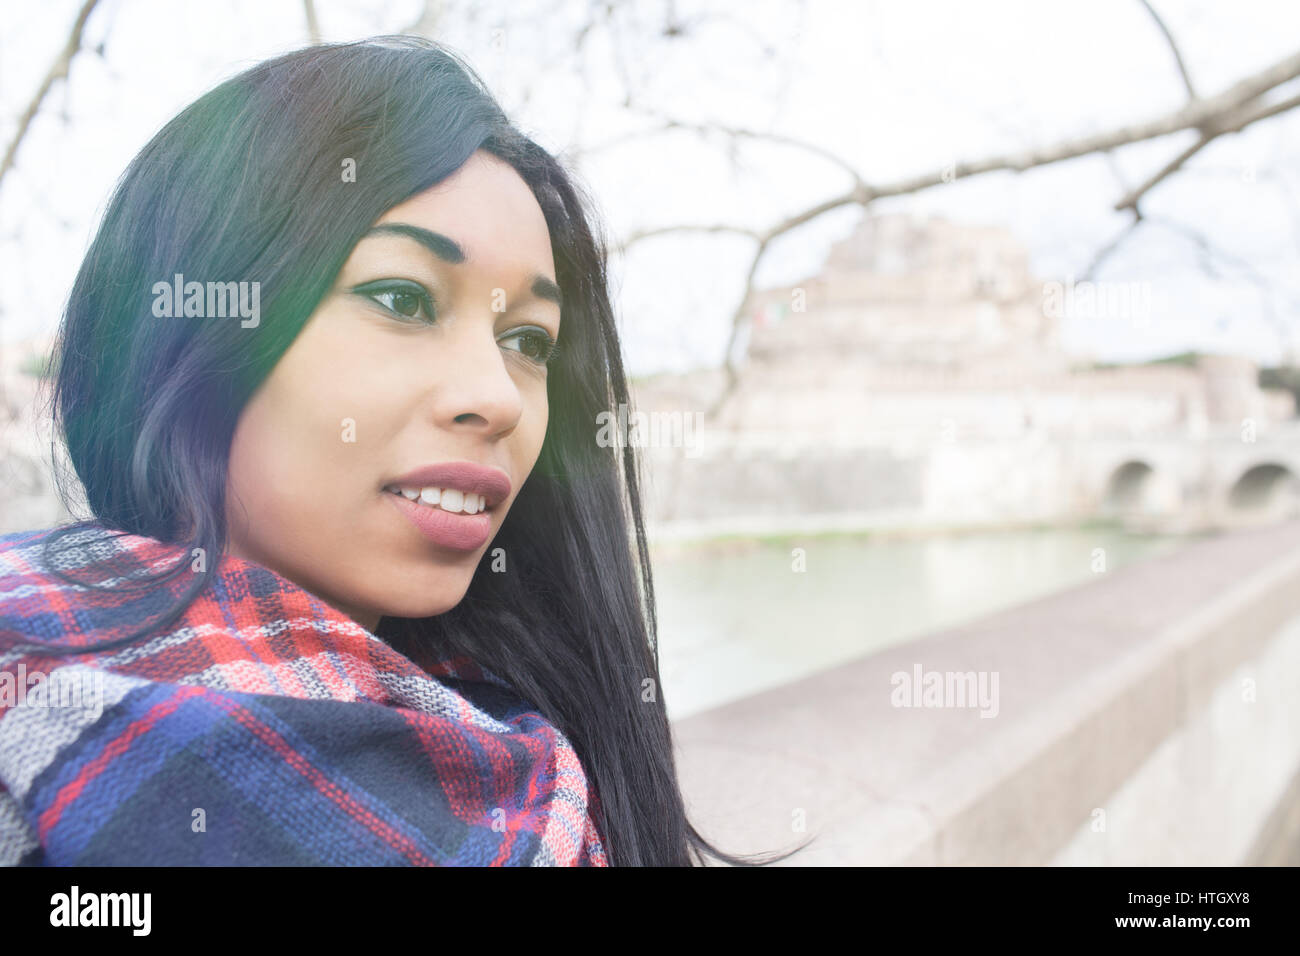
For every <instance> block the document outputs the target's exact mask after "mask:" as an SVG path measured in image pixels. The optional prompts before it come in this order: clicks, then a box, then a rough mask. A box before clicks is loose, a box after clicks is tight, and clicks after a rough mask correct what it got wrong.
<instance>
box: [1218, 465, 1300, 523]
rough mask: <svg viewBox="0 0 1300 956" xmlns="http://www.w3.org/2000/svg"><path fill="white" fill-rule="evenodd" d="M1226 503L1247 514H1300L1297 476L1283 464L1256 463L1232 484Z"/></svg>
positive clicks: (1298, 480)
mask: <svg viewBox="0 0 1300 956" xmlns="http://www.w3.org/2000/svg"><path fill="white" fill-rule="evenodd" d="M1228 505H1229V507H1231V508H1232V509H1233V510H1234V511H1238V512H1245V513H1249V514H1270V515H1300V478H1298V477H1297V476H1296V473H1295V472H1294V471H1292V470H1291V469H1290V468H1289V467H1287V466H1286V465H1283V464H1279V463H1278V462H1273V461H1267V462H1258V463H1256V464H1254V465H1251V466H1250V467H1249V468H1247V469H1246V470H1245V471H1243V472H1242V473H1241V475H1240V476H1239V477H1238V478H1237V480H1236V481H1234V482H1233V483H1232V487H1231V488H1229V489H1228Z"/></svg>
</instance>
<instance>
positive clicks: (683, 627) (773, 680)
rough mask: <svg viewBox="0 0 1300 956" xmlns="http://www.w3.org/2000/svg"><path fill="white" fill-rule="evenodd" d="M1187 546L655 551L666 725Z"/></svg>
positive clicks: (1038, 541) (1110, 542) (1004, 538)
mask: <svg viewBox="0 0 1300 956" xmlns="http://www.w3.org/2000/svg"><path fill="white" fill-rule="evenodd" d="M1191 540H1193V539H1192V538H1190V537H1180V536H1152V535H1137V534H1131V533H1125V532H1124V531H1122V530H1119V529H1109V528H1100V529H1098V528H1087V529H1050V530H1027V531H1000V532H981V533H970V534H960V535H951V536H938V537H925V538H893V539H882V538H878V537H836V536H829V537H810V538H808V539H806V540H794V539H792V540H787V541H741V542H714V543H708V544H703V543H702V544H697V545H690V546H683V545H677V544H673V545H671V546H667V545H665V546H661V547H655V548H653V550H652V555H653V563H654V569H655V591H656V598H657V601H658V606H659V654H660V668H661V673H662V678H663V683H664V694H665V699H666V703H667V708H668V714H669V716H670V717H671V718H672V719H681V718H682V717H686V716H689V715H690V714H693V713H697V712H699V711H703V710H707V709H709V708H711V707H717V706H719V705H721V704H725V703H727V702H729V701H732V700H736V699H739V698H741V697H745V696H748V695H750V694H753V693H756V692H758V691H761V690H765V689H767V688H770V687H774V686H777V685H779V684H784V683H787V682H789V681H793V680H797V679H798V678H801V677H806V676H807V675H809V674H812V673H815V672H817V671H820V670H823V669H825V668H829V667H834V666H835V665H837V664H842V663H844V662H846V661H849V660H852V659H853V658H856V657H860V656H862V655H864V654H869V653H871V652H873V651H878V650H880V649H882V648H885V647H889V646H890V645H894V644H900V643H902V642H905V641H908V640H910V639H913V638H916V637H919V636H922V635H924V634H927V633H930V632H933V631H936V630H941V629H944V628H948V627H953V626H956V625H960V624H963V623H966V622H967V621H970V620H973V619H975V618H978V617H980V616H983V615H985V614H988V613H990V612H993V611H997V610H1000V609H1002V608H1006V607H1011V606H1013V605H1015V604H1020V603H1023V602H1025V601H1029V600H1032V599H1034V598H1037V597H1041V596H1043V595H1046V594H1050V593H1052V592H1054V591H1060V590H1063V589H1066V588H1069V587H1072V586H1076V585H1079V584H1083V583H1086V582H1088V581H1091V580H1094V579H1095V578H1096V576H1097V574H1098V572H1097V571H1094V569H1093V568H1094V561H1095V551H1094V549H1097V548H1102V549H1104V558H1105V570H1106V572H1110V573H1113V572H1115V571H1117V570H1119V569H1121V568H1123V567H1124V566H1126V565H1130V564H1133V563H1134V562H1137V561H1141V560H1143V559H1145V558H1149V557H1152V556H1154V555H1157V554H1162V553H1165V552H1168V551H1171V550H1174V549H1176V548H1179V547H1181V546H1182V545H1184V544H1186V543H1188V542H1190V541H1191ZM795 548H802V549H803V555H802V562H803V567H804V570H802V571H798V570H795V568H796V567H797V566H798V563H799V555H798V553H797V552H795V551H794V549H795Z"/></svg>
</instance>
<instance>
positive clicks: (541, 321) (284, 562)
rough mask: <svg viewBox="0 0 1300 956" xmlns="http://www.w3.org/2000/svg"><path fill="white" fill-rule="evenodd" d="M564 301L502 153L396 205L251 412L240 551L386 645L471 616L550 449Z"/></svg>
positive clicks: (246, 413)
mask: <svg viewBox="0 0 1300 956" xmlns="http://www.w3.org/2000/svg"><path fill="white" fill-rule="evenodd" d="M558 297H559V295H558V289H557V288H556V286H555V263H554V259H553V257H552V252H551V243H550V236H549V233H548V232H547V227H546V220H545V218H544V217H543V215H542V210H541V208H540V207H539V206H538V204H537V200H536V199H535V198H534V196H533V194H532V191H531V190H530V189H529V188H528V186H527V184H526V183H524V181H523V179H521V178H520V176H519V174H518V173H516V172H515V170H514V169H513V168H511V167H510V166H509V165H508V164H507V163H505V162H503V161H502V160H499V159H497V158H496V157H495V156H492V155H491V154H489V153H486V152H483V151H481V150H480V151H479V152H477V153H475V154H474V155H473V156H472V157H471V158H470V159H469V161H468V162H466V163H465V165H464V166H463V167H461V168H460V169H459V170H458V171H457V172H456V173H455V174H454V175H452V176H450V177H449V178H447V179H446V180H444V181H443V182H442V183H439V184H438V185H437V186H434V187H433V188H431V189H429V190H427V191H426V192H423V193H420V194H419V195H417V196H414V197H412V198H411V199H409V200H407V201H406V202H403V203H401V204H400V205H398V206H395V207H393V208H392V209H390V210H389V211H388V212H387V213H385V214H384V215H383V216H382V217H381V218H380V219H379V221H378V222H377V223H375V226H374V228H373V229H372V230H371V231H370V233H368V234H367V235H366V236H365V237H364V238H362V239H361V241H360V242H358V243H357V245H356V246H355V248H354V249H353V251H352V254H351V256H350V257H349V258H348V261H347V263H346V264H345V265H344V266H343V269H342V271H341V272H340V273H339V276H338V279H337V281H336V283H335V285H334V288H333V289H332V290H331V291H330V292H329V294H328V295H327V296H326V297H325V298H324V299H323V300H322V301H321V303H320V305H319V307H318V308H317V309H316V311H315V313H313V315H312V316H311V318H310V320H309V321H308V322H307V324H306V325H305V326H304V327H303V329H302V331H301V333H300V334H299V335H298V337H297V339H295V340H294V343H293V345H291V346H290V347H289V349H288V351H287V352H285V354H284V355H283V356H282V357H281V359H280V361H279V363H278V364H277V365H276V366H275V368H274V370H272V372H271V374H270V376H269V377H268V378H267V380H266V381H265V382H264V383H263V385H262V386H261V388H260V389H259V390H258V391H257V393H256V394H254V396H253V397H252V399H251V400H250V401H249V403H248V405H247V406H246V407H245V409H244V410H243V412H242V414H241V417H240V419H239V424H238V426H237V428H236V431H235V436H234V441H233V444H232V447H231V452H230V471H229V476H228V483H227V514H228V518H229V522H230V535H231V545H230V552H231V553H232V554H235V555H237V556H239V557H243V558H246V559H249V560H252V561H255V562H257V563H259V564H262V565H265V566H266V567H269V568H271V569H272V570H274V571H276V572H278V573H280V574H282V575H283V576H285V577H287V578H289V579H290V580H291V581H293V582H295V583H297V584H299V585H300V586H302V587H304V588H306V589H307V590H309V591H311V592H312V593H314V594H316V595H317V596H319V597H321V598H322V599H324V600H325V601H327V602H328V603H330V604H332V605H333V606H334V607H336V608H338V609H339V610H341V611H343V612H344V613H346V614H348V615H349V616H351V617H352V618H353V619H354V620H356V621H357V622H359V623H360V624H362V625H363V626H365V627H366V628H367V629H369V630H372V631H373V630H374V629H375V628H376V627H377V625H378V623H379V618H380V617H381V616H382V615H385V614H387V615H391V616H396V617H427V616H430V615H434V614H440V613H442V612H444V611H447V610H449V609H450V608H452V607H454V606H455V605H456V604H457V603H459V601H460V600H461V598H462V597H464V595H465V591H466V589H467V588H468V587H469V583H470V578H471V577H472V576H473V573H474V569H475V567H476V566H477V564H478V561H479V558H480V557H481V556H482V555H483V553H484V552H485V551H486V550H487V548H488V547H489V546H490V544H491V540H492V538H493V537H494V536H495V535H496V532H497V531H498V530H499V529H500V527H501V523H502V521H503V520H504V519H505V516H506V512H507V511H508V510H509V508H510V505H511V503H512V502H513V501H514V499H515V497H516V496H517V495H518V494H519V489H520V488H521V487H522V486H523V483H524V481H525V480H526V479H527V478H528V475H529V472H531V471H532V468H533V464H534V463H535V462H536V461H537V456H538V453H539V452H540V451H541V447H542V439H543V437H544V436H545V434H546V422H547V398H546V366H545V361H544V360H545V358H546V357H547V353H548V349H549V345H550V344H551V343H553V342H554V341H555V340H556V339H557V338H558V337H559V334H560V306H559V304H558ZM248 334H250V335H252V334H257V331H256V329H249V330H248ZM466 463H468V464H469V465H471V466H480V467H479V469H478V470H477V471H476V470H475V469H473V468H469V469H464V468H456V467H452V468H438V467H434V468H433V469H432V470H428V471H427V472H426V473H425V474H419V472H420V470H422V469H426V466H444V465H456V464H462V465H463V464H466ZM394 488H399V489H401V490H402V491H404V493H394V490H393V489H394ZM435 489H437V491H435ZM478 495H483V498H479V497H477V496H478ZM412 498H414V500H412ZM480 502H485V503H486V505H487V510H486V511H485V512H478V513H475V514H468V513H467V512H469V511H473V510H475V506H476V505H477V504H479V503H480ZM504 557H505V559H506V561H505V563H504V566H505V567H507V568H508V567H509V564H508V561H509V556H508V555H506V556H504Z"/></svg>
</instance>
